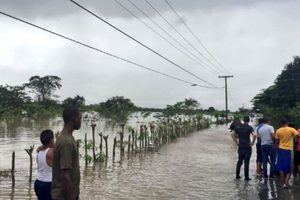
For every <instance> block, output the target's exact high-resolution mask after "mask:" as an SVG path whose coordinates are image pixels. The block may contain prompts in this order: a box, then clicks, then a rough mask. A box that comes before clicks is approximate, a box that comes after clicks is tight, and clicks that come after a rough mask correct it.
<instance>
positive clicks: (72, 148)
mask: <svg viewBox="0 0 300 200" xmlns="http://www.w3.org/2000/svg"><path fill="white" fill-rule="evenodd" d="M63 120H64V127H63V129H62V131H61V132H60V133H59V135H58V136H57V138H56V141H55V143H54V134H53V131H52V130H44V131H42V133H41V134H40V140H41V143H42V145H41V146H40V147H39V148H38V149H37V158H36V161H37V170H38V175H37V178H36V180H35V183H34V190H35V193H36V196H37V198H38V199H39V200H51V199H53V200H76V199H78V198H79V183H80V170H79V152H78V148H77V142H76V140H75V139H74V137H73V131H74V130H79V129H80V126H81V114H80V112H79V111H78V110H77V109H76V108H71V107H70V108H65V109H64V111H63Z"/></svg>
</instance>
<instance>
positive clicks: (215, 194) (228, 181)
mask: <svg viewBox="0 0 300 200" xmlns="http://www.w3.org/2000/svg"><path fill="white" fill-rule="evenodd" d="M25 138H26V137H25ZM28 140H30V139H28ZM32 140H38V139H37V137H33V138H32ZM7 142H8V141H6V143H7ZM30 142H32V141H30ZM37 142H38V141H37ZM1 143H2V144H3V141H2V139H1ZM2 144H1V148H2ZM23 151H24V150H23ZM253 151H254V152H255V148H254V149H253ZM0 154H1V160H2V161H3V159H2V158H3V156H6V155H3V152H2V151H1V153H0ZM8 157H9V155H8ZM255 157H256V155H255V153H253V155H252V157H251V165H250V168H251V172H250V174H251V175H252V178H253V180H252V181H250V182H249V183H245V182H244V181H243V180H239V181H236V180H234V176H235V164H236V159H237V155H236V147H235V146H234V145H233V143H232V142H231V139H230V136H229V134H228V132H226V127H225V126H220V127H216V128H210V129H206V130H203V131H200V132H197V133H193V134H190V135H188V136H187V137H184V138H179V139H177V140H176V141H175V142H173V143H170V144H167V145H163V146H161V147H160V149H159V150H158V152H156V153H151V152H147V153H143V154H141V155H140V154H136V155H131V156H129V157H128V156H127V155H126V157H125V159H124V160H123V161H122V162H119V161H118V160H119V159H117V161H116V162H108V163H107V165H105V164H102V165H95V166H92V164H91V165H90V166H88V167H87V168H85V167H84V165H83V164H82V167H81V168H82V181H81V199H212V200H214V199H222V200H223V199H225V200H226V199H228V200H229V199H243V200H244V199H249V200H251V199H253V200H254V199H261V200H263V199H291V200H297V199H300V181H299V180H298V181H293V180H292V182H293V183H292V185H293V187H292V189H291V190H284V189H282V188H281V186H280V184H279V183H278V181H277V180H275V181H264V180H263V179H260V178H255V177H254V175H255ZM24 160H25V159H24ZM2 161H1V163H0V167H1V168H2V167H3V162H2ZM25 163H26V165H27V164H28V159H27V162H25ZM4 166H5V165H4ZM8 166H9V165H8ZM21 166H22V165H21ZM18 167H19V169H18ZM18 167H16V168H17V170H18V171H17V174H16V188H15V189H14V191H13V192H12V189H11V187H10V184H11V183H10V178H3V177H1V181H0V199H35V195H34V192H33V190H32V188H31V189H30V185H29V184H28V183H27V179H26V177H25V176H26V174H28V172H27V171H26V170H27V169H28V168H26V166H24V163H23V167H20V165H19V166H18ZM20 168H21V169H20Z"/></svg>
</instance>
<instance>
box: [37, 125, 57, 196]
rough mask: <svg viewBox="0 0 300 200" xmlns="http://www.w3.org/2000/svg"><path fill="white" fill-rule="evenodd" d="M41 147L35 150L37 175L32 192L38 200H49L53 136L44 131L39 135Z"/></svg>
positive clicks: (49, 131) (48, 131)
mask: <svg viewBox="0 0 300 200" xmlns="http://www.w3.org/2000/svg"><path fill="white" fill-rule="evenodd" d="M40 140H41V143H42V146H40V147H38V149H37V152H38V153H37V157H36V161H37V170H38V175H37V178H36V180H35V182H34V191H35V194H36V196H37V198H38V200H51V182H52V161H53V144H54V134H53V132H52V131H51V130H44V131H42V133H41V135H40Z"/></svg>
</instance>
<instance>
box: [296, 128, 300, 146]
mask: <svg viewBox="0 0 300 200" xmlns="http://www.w3.org/2000/svg"><path fill="white" fill-rule="evenodd" d="M298 133H300V129H298ZM296 140H297V146H296V151H300V136H298V137H297V138H296Z"/></svg>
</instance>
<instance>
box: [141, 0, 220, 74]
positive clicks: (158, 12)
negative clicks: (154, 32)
mask: <svg viewBox="0 0 300 200" xmlns="http://www.w3.org/2000/svg"><path fill="white" fill-rule="evenodd" d="M144 1H145V2H146V3H147V4H148V5H149V6H150V7H151V8H152V9H153V10H154V11H155V12H156V13H157V14H158V15H159V16H160V17H161V18H162V19H163V20H164V21H165V22H166V23H167V24H168V25H169V26H170V27H171V28H172V29H173V30H174V31H175V32H176V33H177V34H178V35H179V36H180V37H181V38H182V39H183V40H184V41H185V42H186V43H187V44H188V45H189V46H190V47H191V48H192V49H194V50H195V51H196V52H197V53H198V54H200V55H201V56H202V57H203V58H205V59H206V60H208V62H209V64H211V66H212V67H214V68H216V69H218V67H216V66H215V65H214V64H213V63H212V62H210V60H209V59H208V58H206V57H205V56H204V55H203V54H202V53H201V52H200V51H199V50H198V49H197V48H196V47H195V46H194V45H193V44H192V43H191V42H190V41H189V40H188V39H187V38H186V37H184V36H183V35H182V34H181V33H180V32H179V31H178V30H177V28H176V27H175V26H174V25H173V24H171V23H170V22H169V20H168V19H167V18H166V17H164V16H163V14H161V13H160V11H159V10H158V9H157V8H155V6H154V5H153V4H151V3H150V2H149V1H148V0H144ZM205 64H206V63H205ZM206 65H207V64H206ZM207 66H209V65H207ZM209 67H210V66H209ZM218 70H219V69H218ZM216 72H217V71H216ZM217 73H219V72H217Z"/></svg>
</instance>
